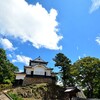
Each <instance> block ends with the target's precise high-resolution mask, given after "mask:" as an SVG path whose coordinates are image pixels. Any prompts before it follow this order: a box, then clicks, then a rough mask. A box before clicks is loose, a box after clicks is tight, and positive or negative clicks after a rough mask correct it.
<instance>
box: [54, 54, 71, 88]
mask: <svg viewBox="0 0 100 100" xmlns="http://www.w3.org/2000/svg"><path fill="white" fill-rule="evenodd" d="M53 60H54V61H55V66H56V67H58V68H60V71H61V78H62V81H63V85H64V87H66V85H67V86H69V85H72V78H71V75H70V66H71V60H70V59H69V58H67V57H66V56H65V55H64V54H63V53H58V54H56V56H55V58H54V59H53Z"/></svg>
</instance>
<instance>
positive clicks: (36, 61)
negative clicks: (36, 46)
mask: <svg viewBox="0 0 100 100" xmlns="http://www.w3.org/2000/svg"><path fill="white" fill-rule="evenodd" d="M30 62H34V63H43V64H47V63H48V62H46V61H44V60H43V59H42V58H41V57H40V56H39V57H38V58H36V59H34V60H30Z"/></svg>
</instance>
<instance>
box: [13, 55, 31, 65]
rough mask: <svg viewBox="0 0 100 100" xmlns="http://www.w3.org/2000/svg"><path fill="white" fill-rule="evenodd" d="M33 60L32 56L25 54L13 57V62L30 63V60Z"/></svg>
mask: <svg viewBox="0 0 100 100" xmlns="http://www.w3.org/2000/svg"><path fill="white" fill-rule="evenodd" d="M30 60H31V58H30V57H26V56H24V55H16V59H13V60H12V62H13V63H15V62H20V63H24V64H25V65H29V61H30Z"/></svg>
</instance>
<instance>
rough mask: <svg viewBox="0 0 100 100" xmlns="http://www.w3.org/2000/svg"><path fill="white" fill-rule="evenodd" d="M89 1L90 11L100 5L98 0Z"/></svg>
mask: <svg viewBox="0 0 100 100" xmlns="http://www.w3.org/2000/svg"><path fill="white" fill-rule="evenodd" d="M91 1H92V5H91V8H90V13H92V12H93V11H95V10H97V9H99V7H100V0H91Z"/></svg>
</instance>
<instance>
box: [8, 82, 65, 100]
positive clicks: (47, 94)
mask: <svg viewBox="0 0 100 100" xmlns="http://www.w3.org/2000/svg"><path fill="white" fill-rule="evenodd" d="M8 94H9V95H10V96H12V97H15V96H18V97H21V98H22V99H17V100H56V99H57V100H61V99H63V98H65V97H64V92H63V88H62V87H60V86H57V85H54V84H45V83H42V84H36V85H35V84H32V85H29V86H25V87H16V88H14V89H11V90H10V91H9V92H8ZM15 100H16V99H15Z"/></svg>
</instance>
